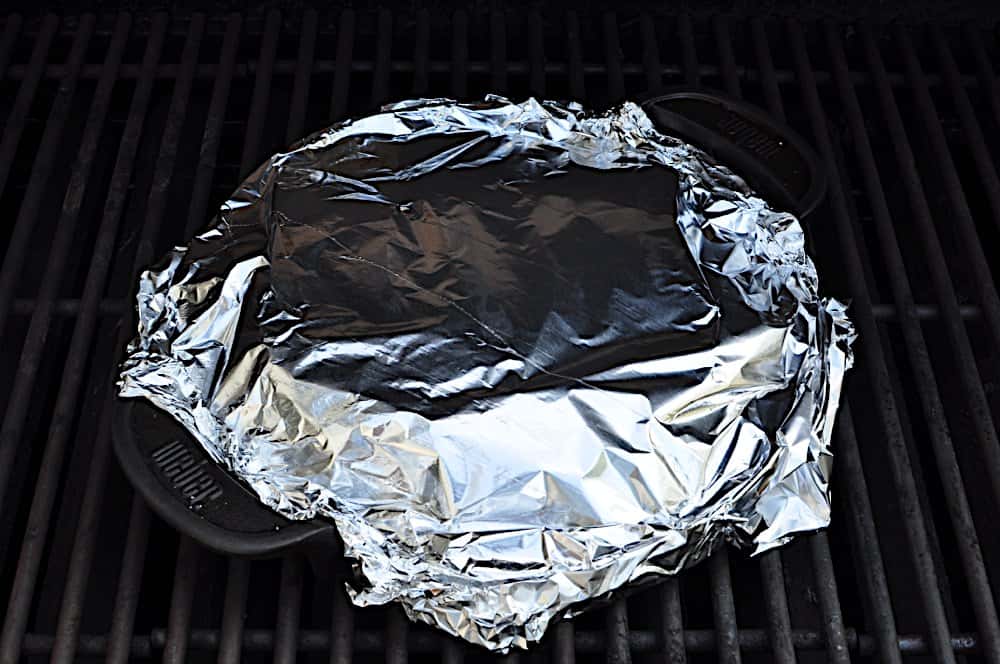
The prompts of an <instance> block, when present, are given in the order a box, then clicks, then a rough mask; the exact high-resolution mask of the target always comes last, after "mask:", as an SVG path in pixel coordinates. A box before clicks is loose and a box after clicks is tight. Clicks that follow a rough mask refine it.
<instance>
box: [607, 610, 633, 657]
mask: <svg viewBox="0 0 1000 664" xmlns="http://www.w3.org/2000/svg"><path fill="white" fill-rule="evenodd" d="M605 633H606V635H607V637H606V646H605V647H606V651H605V657H606V661H607V662H608V664H631V662H632V652H631V650H630V648H631V644H630V643H629V628H628V605H627V604H626V602H625V600H624V599H619V600H616V601H615V602H614V603H613V604H611V606H609V607H608V609H607V611H606V612H605Z"/></svg>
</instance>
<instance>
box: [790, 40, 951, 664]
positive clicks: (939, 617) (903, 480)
mask: <svg viewBox="0 0 1000 664" xmlns="http://www.w3.org/2000/svg"><path fill="white" fill-rule="evenodd" d="M788 28H789V33H790V38H791V39H790V41H791V48H792V56H793V58H794V59H795V62H796V65H797V66H798V68H799V71H800V73H801V87H802V94H803V97H804V101H805V103H806V106H807V110H808V114H809V120H810V123H811V125H812V133H813V138H814V139H815V141H816V143H817V145H818V146H819V148H820V152H821V154H822V156H823V159H824V160H825V162H826V164H827V169H828V172H829V173H830V175H831V179H830V199H831V201H832V203H833V207H834V219H835V221H836V223H837V226H838V231H839V232H838V235H839V239H840V240H841V241H842V242H843V243H844V246H843V247H842V251H841V255H842V256H843V257H844V260H845V263H846V264H845V270H844V271H845V272H846V275H847V277H848V280H849V282H850V287H851V291H852V293H853V296H854V319H855V323H856V324H857V326H858V328H859V334H860V336H861V337H862V338H863V339H864V340H865V343H866V344H867V346H868V349H869V354H870V355H871V358H870V361H868V362H867V363H866V365H867V368H868V370H869V374H870V380H871V382H872V384H873V386H874V390H875V393H876V395H878V396H877V398H876V401H877V405H878V407H879V414H880V416H881V419H882V425H883V427H884V431H885V434H886V443H887V448H888V451H889V462H890V463H889V467H890V472H891V475H892V479H893V483H894V486H895V488H896V491H897V495H898V497H899V500H900V503H901V504H902V505H904V506H905V508H904V509H903V510H902V522H903V525H904V526H905V532H906V536H907V539H908V542H909V544H910V549H911V553H912V560H913V565H914V568H915V571H916V575H917V581H918V587H919V590H920V593H921V596H922V598H923V603H924V610H925V614H926V618H927V621H928V624H929V627H930V629H931V642H932V644H933V647H934V655H935V657H937V658H938V661H940V662H954V659H955V658H954V654H953V653H952V652H951V650H950V649H949V648H948V647H947V643H948V638H949V637H948V622H947V618H946V617H945V612H944V599H943V597H942V596H941V594H940V590H939V585H938V575H937V571H936V570H935V568H934V563H933V557H932V554H931V550H930V544H929V539H928V534H927V529H926V523H927V522H926V521H925V520H924V515H923V513H922V510H921V506H920V501H919V498H918V494H917V489H916V484H915V481H914V476H913V470H912V466H911V463H910V458H909V453H908V451H907V449H906V442H905V440H904V438H903V428H902V424H901V420H900V415H899V412H898V410H897V406H896V403H895V400H894V399H893V388H892V382H891V380H890V377H889V370H888V368H887V366H886V364H885V359H884V358H885V354H884V352H883V350H882V344H881V341H880V339H879V334H878V329H877V327H876V325H875V319H874V316H873V315H872V312H871V298H870V296H869V293H868V286H867V284H866V283H865V281H864V268H863V266H862V264H861V260H860V258H859V257H858V255H857V254H856V253H855V252H854V250H853V247H852V246H851V245H850V242H849V238H850V235H849V234H850V232H851V223H850V213H849V211H848V207H847V200H846V197H845V193H844V189H843V187H842V185H841V182H840V176H839V173H838V169H837V161H836V157H835V155H834V151H833V144H832V142H831V139H830V136H829V133H828V127H827V120H826V117H825V115H824V112H823V107H822V104H821V103H820V99H819V93H818V90H817V86H816V81H815V77H814V76H813V71H812V65H811V63H810V61H809V55H808V53H807V51H806V46H805V38H804V36H803V34H802V30H801V27H800V26H799V25H798V24H797V23H794V22H792V21H789V24H788Z"/></svg>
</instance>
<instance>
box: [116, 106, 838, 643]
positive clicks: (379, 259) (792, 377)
mask: <svg viewBox="0 0 1000 664" xmlns="http://www.w3.org/2000/svg"><path fill="white" fill-rule="evenodd" d="M138 313H139V329H138V336H137V338H136V339H135V340H134V341H133V342H132V343H131V344H130V346H129V349H128V354H127V359H126V360H125V362H124V364H123V367H122V370H121V377H120V382H119V387H120V393H121V395H122V396H126V397H145V398H146V399H148V400H150V401H151V402H152V403H154V404H155V405H157V406H158V407H160V408H162V409H164V410H166V411H168V412H169V413H171V414H172V415H173V416H174V417H176V418H177V419H178V420H179V421H180V422H181V423H182V424H183V425H184V426H185V427H186V428H187V429H188V430H189V431H190V432H191V434H192V435H193V436H195V437H196V438H197V439H198V440H199V441H200V442H201V444H202V445H203V446H204V447H205V449H206V450H207V451H208V452H209V453H210V454H211V455H212V457H214V459H215V460H216V461H217V462H219V463H221V464H224V465H225V467H227V468H228V469H229V470H230V471H231V472H232V473H234V474H235V475H236V476H238V477H239V478H240V479H242V480H243V481H244V482H245V483H246V484H248V485H249V486H250V487H252V489H253V490H254V491H255V492H256V493H257V495H258V496H259V497H260V499H261V500H262V501H263V502H264V503H266V504H267V505H268V506H270V507H271V508H273V509H274V510H276V511H277V512H280V513H281V514H283V515H284V516H286V517H289V518H291V519H312V518H314V517H324V518H330V519H333V521H334V522H335V523H336V526H337V528H338V530H339V532H340V535H341V536H342V538H343V540H344V544H345V550H346V554H347V555H348V556H351V557H353V558H356V559H357V560H358V561H360V569H361V571H362V573H363V575H364V577H365V579H366V580H367V583H368V586H367V587H366V588H364V589H362V590H360V591H357V590H351V591H350V592H351V593H352V597H353V600H354V602H355V603H356V604H359V605H370V604H383V603H386V602H389V601H392V600H397V601H399V602H401V603H402V604H403V606H404V607H405V609H406V611H407V612H408V614H409V615H410V617H411V618H413V619H419V620H422V621H424V622H427V623H430V624H432V625H435V626H437V627H439V628H441V629H443V630H445V631H447V632H449V633H451V634H455V635H457V636H460V637H462V638H464V639H467V640H468V641H471V642H473V643H477V644H480V645H482V646H486V647H487V648H490V649H497V650H507V649H509V648H510V647H512V646H516V647H522V648H523V647H526V646H527V644H528V643H529V642H532V641H536V640H538V639H539V638H541V636H542V635H543V633H544V632H545V629H546V626H547V625H548V624H549V623H550V622H551V621H552V620H553V619H554V618H557V617H560V616H565V615H572V614H574V613H576V612H578V611H579V610H582V608H585V607H586V606H587V605H588V601H589V600H592V599H593V598H597V597H601V596H605V595H607V594H608V593H610V592H613V591H615V590H616V589H619V588H621V587H622V586H624V585H625V584H628V583H630V582H634V581H636V580H638V579H640V578H644V579H645V578H649V577H650V576H653V575H662V574H674V573H676V572H678V571H679V570H681V569H682V568H684V567H687V566H690V565H692V564H694V563H696V562H698V561H699V560H701V559H703V558H705V557H706V556H708V555H709V554H710V553H711V552H712V551H713V550H714V549H715V548H716V547H718V546H720V545H721V544H722V543H723V542H724V541H728V542H732V543H735V544H740V545H745V544H750V545H752V546H753V547H754V549H755V551H756V552H760V551H763V550H766V549H770V548H772V547H775V546H778V545H780V544H782V543H784V542H786V541H787V540H788V539H789V538H790V537H791V536H792V535H794V534H795V533H800V532H803V531H811V530H815V529H817V528H822V527H824V526H826V525H828V523H829V520H830V492H829V484H828V481H829V477H830V467H831V455H830V448H829V445H830V437H831V428H832V426H833V421H834V414H835V412H836V409H837V405H838V400H839V395H840V390H841V382H842V379H843V376H844V372H845V371H846V370H847V369H848V368H849V367H850V365H851V352H850V344H851V342H852V341H853V338H854V332H853V328H852V326H851V324H850V322H849V321H848V319H847V317H846V315H845V308H844V306H843V305H842V304H840V303H838V302H837V301H835V300H832V299H824V298H821V297H820V296H819V295H818V293H817V276H816V271H815V268H814V266H813V263H812V261H811V260H810V259H809V257H808V256H807V255H806V252H805V244H804V237H803V231H802V228H801V226H800V225H799V222H798V221H797V220H796V219H795V217H794V216H792V215H791V214H788V213H786V212H781V211H776V210H772V209H771V208H770V207H768V205H767V204H766V203H765V202H764V201H763V200H761V199H760V198H758V197H756V196H755V195H754V193H753V192H752V191H750V189H749V188H748V187H747V185H746V183H745V182H744V181H743V180H742V179H740V178H739V177H737V176H736V175H734V174H733V173H732V172H731V171H729V170H728V169H727V168H725V167H724V166H722V165H719V164H717V163H715V162H714V161H713V160H712V159H711V158H710V157H708V156H707V155H706V154H705V153H703V152H702V151H700V150H698V149H696V148H694V147H692V146H690V145H687V144H685V143H684V142H682V141H680V140H677V139H675V138H671V137H669V136H665V135H662V134H661V133H659V132H657V131H656V130H655V128H654V127H653V125H652V123H651V122H650V120H649V119H648V118H647V117H646V115H645V114H644V113H643V112H642V110H641V109H640V108H639V107H637V106H636V105H634V104H631V103H627V104H624V105H622V106H621V107H619V108H616V109H614V110H612V111H610V112H607V113H605V114H603V115H599V116H595V115H592V114H589V113H586V112H584V111H583V110H582V109H581V108H580V107H579V106H577V105H559V104H556V103H550V102H546V103H539V102H537V101H535V100H528V101H526V102H524V103H521V104H515V103H511V102H509V101H507V100H505V99H502V98H499V97H492V96H491V97H488V98H487V99H486V100H485V101H484V102H482V103H477V104H456V103H454V102H452V101H448V100H419V101H410V102H404V103H400V104H397V105H394V106H391V107H386V109H384V112H382V113H380V114H378V115H374V116H372V117H367V118H364V119H361V120H357V121H352V122H345V123H342V124H339V125H336V126H334V127H332V128H330V129H328V130H325V131H323V132H320V133H318V134H316V135H314V136H312V137H310V138H308V139H306V140H305V141H303V142H301V143H300V144H299V145H298V146H297V147H295V148H294V149H291V150H290V151H289V152H286V153H283V154H278V155H275V156H274V157H272V158H271V159H270V160H269V161H268V162H267V163H265V164H264V165H262V166H261V167H260V168H259V169H258V170H257V171H256V172H254V173H253V174H252V175H251V176H250V177H249V178H248V179H247V180H246V181H245V182H244V183H243V185H242V186H241V187H240V188H239V190H238V191H236V192H235V193H234V194H233V196H232V197H231V199H230V200H229V201H227V202H226V203H225V204H224V205H223V206H222V209H221V210H220V212H219V215H218V217H217V219H216V222H215V223H214V225H213V226H211V228H209V230H207V231H206V232H204V233H202V234H201V235H199V236H198V237H196V238H194V239H193V240H192V241H191V243H190V245H189V246H188V247H186V248H177V249H175V250H174V251H172V252H171V253H170V254H169V256H168V257H167V258H166V260H165V262H163V263H162V264H160V265H159V266H158V267H156V268H155V269H151V270H149V271H147V272H144V273H143V274H142V276H141V279H140V283H139V292H138Z"/></svg>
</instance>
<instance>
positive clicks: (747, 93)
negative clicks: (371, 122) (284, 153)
mask: <svg viewBox="0 0 1000 664" xmlns="http://www.w3.org/2000/svg"><path fill="white" fill-rule="evenodd" d="M967 13H968V12H967ZM925 14H926V12H925ZM948 16H949V17H950V18H952V19H954V18H955V17H959V18H961V17H960V16H959V14H958V13H950V14H948ZM924 18H925V19H926V18H927V16H926V15H925V16H924ZM968 18H973V16H972V15H971V14H970V15H969V17H968ZM993 18H996V17H992V18H991V20H990V21H984V20H975V21H971V22H968V23H962V22H961V21H956V22H955V23H953V24H943V25H942V24H938V23H937V22H932V21H929V20H928V21H927V22H926V23H920V22H912V21H911V22H907V21H895V22H892V23H891V24H875V23H873V24H869V23H865V22H857V21H853V20H848V19H849V17H845V16H840V17H837V18H834V19H830V18H825V19H814V17H813V18H808V20H807V19H805V18H802V19H799V18H795V17H786V16H781V15H777V14H772V15H771V16H769V17H768V18H767V19H760V18H744V17H741V16H738V15H735V14H733V15H729V16H725V17H722V16H705V15H684V14H680V15H678V14H676V13H657V12H650V13H642V12H641V11H638V10H636V11H633V10H631V9H629V8H628V7H627V6H625V5H623V6H620V7H615V10H614V11H604V10H601V9H598V8H596V7H594V6H592V5H587V8H583V7H581V8H580V9H578V10H561V9H545V8H541V7H536V8H531V7H530V6H529V7H528V8H526V9H523V10H522V9H516V10H515V9H506V10H505V9H501V8H493V9H489V7H488V6H486V8H480V7H479V6H478V5H474V6H473V7H472V8H469V9H467V10H458V11H451V10H443V9H441V8H440V7H439V6H437V5H434V6H433V8H428V9H421V8H419V7H416V8H415V7H414V6H413V5H407V6H406V9H404V10H390V9H388V8H383V9H378V8H376V9H372V10H368V9H361V8H354V9H352V8H346V9H324V10H323V11H321V12H320V11H315V10H311V9H302V8H301V7H300V6H298V7H296V8H294V9H289V10H286V11H283V12H282V11H279V10H276V9H273V10H270V11H268V12H266V13H264V12H260V13H257V12H251V13H248V14H245V15H244V14H219V15H215V14H211V15H210V14H200V13H195V14H185V13H175V14H170V15H168V14H165V13H156V14H141V13H136V14H133V15H129V14H106V15H105V14H100V15H91V14H83V15H79V16H65V17H58V16H54V15H46V16H27V15H25V16H21V15H9V16H6V17H4V18H3V26H2V32H0V99H3V100H4V103H0V118H2V122H3V125H2V138H0V218H2V219H3V222H2V223H0V243H2V244H3V246H4V252H5V253H4V258H3V265H2V271H0V334H2V346H0V348H2V351H0V367H2V371H3V375H4V376H5V377H6V379H5V380H3V381H2V384H0V403H2V404H3V406H2V409H3V419H2V424H0V599H2V601H3V603H4V604H5V607H6V610H5V611H3V612H2V613H0V621H2V623H3V631H2V635H0V662H13V661H18V660H19V659H24V660H25V661H55V662H68V661H76V660H79V661H108V662H124V661H127V660H138V661H145V660H150V659H153V660H160V659H162V660H163V661H165V662H180V661H185V660H190V661H221V662H236V661H268V660H274V661H276V662H291V661H294V660H296V659H297V660H298V661H304V662H326V661H330V662H336V663H341V662H348V661H351V660H352V659H357V660H359V661H376V660H382V659H384V660H385V661H387V662H391V663H393V664H398V663H402V662H406V661H413V662H421V661H446V662H460V661H462V660H463V659H465V660H469V661H473V660H477V659H479V658H482V657H485V654H484V653H483V652H482V651H479V650H474V649H471V648H466V647H464V646H463V645H462V644H461V643H459V642H458V641H455V640H452V639H449V638H447V637H445V636H442V635H440V634H438V633H436V632H433V631H432V630H430V629H428V628H424V627H418V626H415V625H412V624H409V623H408V621H407V620H406V619H405V617H404V616H403V615H402V613H401V612H400V611H399V610H397V609H395V608H382V609H364V610H359V609H354V608H353V607H352V606H351V605H350V603H349V601H348V599H347V597H346V596H345V594H344V593H343V591H342V590H341V588H342V583H343V582H342V579H340V578H338V577H337V576H336V575H333V574H329V573H324V570H323V569H318V570H314V569H313V567H312V566H310V565H308V564H307V563H306V562H305V561H304V560H303V559H301V558H298V557H289V558H286V559H283V560H269V561H252V562H251V561H247V560H240V559H228V558H225V557H222V556H219V555H216V554H214V553H211V552H209V551H207V550H204V549H202V548H200V547H199V546H198V545H197V544H195V543H194V542H192V541H190V540H187V539H184V538H180V537H178V535H177V534H176V533H175V532H174V531H172V530H171V529H170V528H169V527H168V526H166V525H165V524H164V523H162V522H161V521H160V520H159V519H157V518H156V517H154V516H153V515H151V513H150V512H149V510H148V508H147V507H146V505H145V504H144V503H143V502H142V500H141V499H140V498H139V497H137V496H135V495H134V494H133V493H132V491H131V489H130V487H129V486H128V483H127V482H126V481H125V479H124V478H123V476H122V475H121V473H120V471H119V469H118V467H117V464H116V463H115V460H114V458H113V455H112V454H111V452H110V431H109V429H110V414H111V410H112V399H111V392H110V389H109V388H110V384H111V381H112V379H113V375H114V364H115V360H116V357H117V354H118V352H119V350H120V348H121V347H122V345H123V344H124V341H125V339H126V338H127V337H128V336H129V335H130V330H131V325H132V324H131V322H130V320H129V312H130V309H131V299H130V288H131V286H132V284H133V283H135V279H136V276H137V272H138V270H139V269H140V268H142V267H144V266H146V265H147V264H148V263H149V262H150V261H151V260H153V259H155V258H157V257H158V256H160V255H161V254H162V253H163V252H164V251H165V250H166V249H167V248H168V247H170V246H171V245H173V244H178V243H180V242H181V241H182V240H183V239H185V238H186V237H188V236H190V235H191V234H192V233H193V232H194V231H195V230H197V229H198V228H199V227H200V226H201V225H202V224H203V223H205V222H206V221H207V219H208V217H209V216H210V213H211V210H212V208H213V207H214V206H216V205H217V204H218V203H220V202H221V201H223V200H225V197H226V196H227V194H228V193H229V192H230V190H231V189H232V188H233V187H234V186H235V185H236V184H237V183H238V182H240V181H241V180H242V178H243V176H245V175H246V174H247V173H248V172H249V171H250V169H251V168H253V167H255V166H256V165H257V164H258V163H259V162H260V161H261V160H262V159H263V158H265V157H266V156H267V155H268V154H271V153H272V152H274V151H275V150H277V149H279V148H280V147H282V146H283V145H284V144H286V143H287V142H289V141H291V140H293V139H296V138H298V137H300V136H302V135H304V134H305V133H306V132H307V131H311V130H313V129H317V128H320V127H322V126H325V125H326V124H329V122H330V121H332V120H337V119H341V118H344V117H347V116H350V115H357V114H363V113H366V112H369V111H372V110H374V109H375V108H376V107H377V105H378V104H380V103H382V102H384V101H388V100H392V99H396V98H405V97H413V96H452V97H457V98H476V97H481V96H482V95H483V94H485V93H487V92H497V93H504V94H506V95H508V96H510V97H512V98H515V99H520V98H522V97H525V96H527V95H529V94H535V95H541V96H546V97H552V98H567V97H570V98H576V99H581V100H586V102H587V104H588V105H590V106H596V107H601V106H606V105H608V104H610V103H613V102H615V101H617V100H619V99H623V98H629V97H634V96H635V95H636V94H638V93H640V92H643V91H647V90H658V89H662V88H664V87H666V86H670V85H675V84H687V85H703V86H708V87H714V88H719V89H722V90H724V91H727V92H729V93H730V94H732V95H736V96H740V97H743V98H745V99H747V100H748V101H751V102H753V103H756V104H758V105H760V106H762V107H763V108H766V109H767V110H768V111H769V112H770V113H771V114H773V115H774V116H775V117H777V118H780V119H782V120H785V121H787V122H788V123H789V124H791V125H792V126H794V127H795V128H796V129H798V130H799V131H800V132H801V133H802V134H803V135H804V136H806V137H808V138H809V140H810V141H811V142H812V143H813V144H814V145H815V146H816V148H817V150H818V152H819V153H820V155H821V157H822V158H823V160H824V161H825V163H826V165H827V168H828V172H829V176H830V187H829V195H828V198H827V201H826V203H825V205H824V206H823V208H822V209H821V210H818V211H817V212H816V213H814V216H813V217H811V218H810V224H809V229H808V232H809V234H810V240H811V242H812V244H813V250H812V253H813V255H814V256H815V257H816V259H817V262H818V264H819V268H820V274H821V275H823V276H824V277H825V290H826V291H827V292H829V293H831V294H836V295H838V296H841V297H845V298H849V299H851V301H852V312H853V313H852V317H853V318H854V320H855V322H856V324H857V326H858V329H859V333H860V335H861V336H860V339H861V341H860V343H859V345H858V362H857V368H856V369H855V371H854V372H853V374H852V375H851V376H850V378H849V381H848V388H847V390H846V395H847V398H846V399H845V403H844V406H843V408H842V412H841V414H840V417H839V423H838V427H837V429H836V435H835V441H834V445H835V451H836V453H837V458H836V473H835V485H834V489H835V512H834V523H833V525H832V527H831V528H830V529H829V530H828V531H827V532H821V533H818V534H815V535H811V536H808V537H803V538H800V539H799V540H797V541H795V542H794V543H792V544H791V545H789V546H787V547H785V548H783V549H781V550H779V551H776V552H771V553H768V554H765V555H764V556H762V557H761V558H759V559H749V558H747V557H746V556H745V555H743V554H742V553H735V552H728V553H727V552H725V551H723V552H721V553H719V554H718V555H715V556H714V557H713V558H712V559H711V560H710V561H709V562H708V563H707V564H705V565H701V566H699V567H697V568H696V569H693V570H691V571H690V572H688V573H685V574H684V575H683V576H681V577H679V578H677V579H671V580H668V581H666V582H665V583H662V584H660V585H657V586H653V587H650V588H647V589H644V590H641V591H639V592H636V593H633V594H631V595H629V596H628V597H627V598H624V599H618V600H616V601H614V602H613V603H612V604H610V605H609V606H608V607H607V608H604V609H601V610H597V611H592V612H590V613H587V614H585V615H583V616H581V617H580V618H578V619H576V620H574V621H571V622H564V623H561V624H559V625H557V626H556V627H555V628H554V629H552V630H551V632H550V634H549V635H548V636H547V637H546V640H545V641H544V642H543V643H542V644H541V645H540V646H539V647H536V648H535V649H533V650H532V651H530V652H528V653H522V654H519V655H510V656H508V659H509V660H510V661H515V660H517V661H531V662H540V661H549V660H552V661H556V662H559V663H560V664H569V663H570V662H574V661H580V662H588V661H609V662H615V663H617V664H625V663H627V662H631V661H635V662H664V661H667V662H685V661H688V662H699V661H713V660H719V661H723V662H740V661H748V662H751V661H760V662H772V661H774V662H781V663H788V662H795V661H801V662H813V661H832V662H848V661H879V662H901V661H903V660H906V661H918V660H919V661H936V662H958V661H963V662H966V661H967V662H978V661H988V662H1000V621H998V618H997V597H998V595H1000V538H998V537H997V536H996V532H997V531H996V520H995V519H996V514H997V510H998V509H1000V443H998V435H997V426H996V424H995V419H996V418H1000V393H998V389H997V385H998V383H997V380H998V377H1000V357H998V355H997V352H996V350H995V349H996V348H997V347H1000V298H998V293H997V288H996V279H995V276H996V275H995V270H996V269H997V268H996V266H995V265H993V264H991V262H990V260H989V259H988V257H987V255H986V253H985V248H986V247H988V246H991V245H992V246H994V247H996V246H1000V177H998V173H997V163H996V160H995V159H994V156H993V155H995V154H1000V151H998V149H1000V81H998V79H997V78H996V75H995V72H994V68H995V66H996V64H997V60H998V57H1000V55H998V44H997V39H996V34H995V32H994V29H993V28H994V25H993V23H992V19H993Z"/></svg>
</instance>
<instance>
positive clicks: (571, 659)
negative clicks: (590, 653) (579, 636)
mask: <svg viewBox="0 0 1000 664" xmlns="http://www.w3.org/2000/svg"><path fill="white" fill-rule="evenodd" d="M555 630H556V636H555V649H554V653H553V659H554V660H555V662H556V664H575V662H576V649H575V648H574V647H573V640H574V638H575V633H576V628H575V627H573V623H571V622H569V621H567V620H563V621H561V622H558V623H556V626H555Z"/></svg>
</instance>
